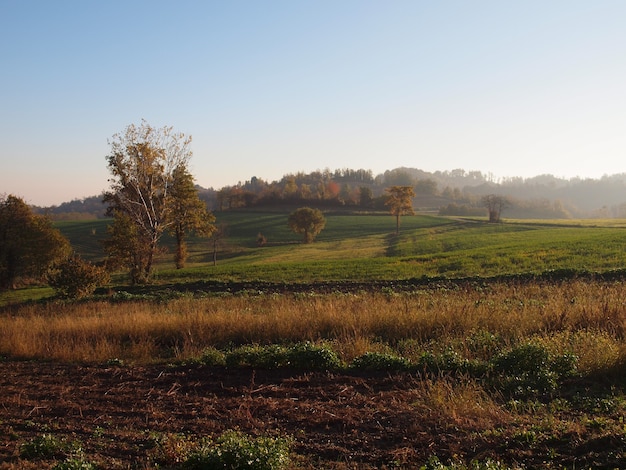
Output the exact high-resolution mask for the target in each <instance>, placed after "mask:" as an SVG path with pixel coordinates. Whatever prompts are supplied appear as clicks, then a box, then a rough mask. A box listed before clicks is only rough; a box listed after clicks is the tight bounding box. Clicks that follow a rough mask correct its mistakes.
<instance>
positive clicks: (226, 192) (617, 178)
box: [33, 167, 626, 220]
mask: <svg viewBox="0 0 626 470" xmlns="http://www.w3.org/2000/svg"><path fill="white" fill-rule="evenodd" d="M394 185H399V186H413V188H414V189H415V193H416V197H415V199H414V206H415V208H416V209H417V210H419V211H426V212H430V213H439V214H442V215H484V211H485V209H484V208H483V207H482V204H481V198H482V197H483V196H484V195H487V194H497V195H500V196H505V197H506V198H507V199H508V200H509V202H510V203H509V207H508V208H507V210H506V212H505V213H504V217H505V218H507V217H509V218H624V217H626V173H620V174H614V175H605V176H603V177H602V178H600V179H592V178H580V177H577V178H570V179H565V178H559V177H556V176H553V175H550V174H544V175H538V176H534V177H531V178H522V177H508V178H498V179H496V178H494V177H493V175H491V174H485V173H482V172H480V171H466V170H463V169H455V170H451V171H435V172H432V173H431V172H427V171H423V170H420V169H417V168H406V167H401V168H395V169H393V170H388V171H385V172H384V173H382V174H379V175H376V176H374V175H373V174H372V172H371V171H370V170H364V169H359V170H352V169H338V170H334V171H331V170H329V169H325V170H318V171H314V172H311V173H302V172H300V173H295V174H286V175H284V176H283V177H282V178H281V179H280V180H278V181H272V182H268V181H265V180H263V179H261V178H257V177H254V176H253V177H252V178H251V179H250V180H247V181H245V182H238V183H236V184H234V185H232V186H225V187H223V188H220V189H214V188H202V187H199V186H198V187H197V188H198V191H199V195H200V198H201V199H202V200H204V201H205V202H206V203H207V206H208V207H209V209H211V210H213V211H218V212H219V211H221V210H228V209H236V208H245V207H268V208H270V207H277V206H293V205H305V204H306V205H313V206H318V207H322V208H340V207H345V208H348V209H350V208H352V209H354V210H364V209H367V210H386V208H385V206H384V194H385V188H386V187H389V186H394ZM33 209H34V210H35V211H36V212H39V213H47V214H49V215H50V216H51V217H52V218H53V219H56V220H81V219H93V218H104V217H105V215H104V212H105V206H104V205H103V203H102V195H97V196H91V197H87V198H84V199H75V200H72V201H68V202H65V203H62V204H60V205H58V206H50V207H34V208H33Z"/></svg>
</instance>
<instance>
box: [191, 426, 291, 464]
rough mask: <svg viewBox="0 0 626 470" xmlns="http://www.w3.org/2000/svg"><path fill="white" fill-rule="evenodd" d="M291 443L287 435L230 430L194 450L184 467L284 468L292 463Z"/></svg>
mask: <svg viewBox="0 0 626 470" xmlns="http://www.w3.org/2000/svg"><path fill="white" fill-rule="evenodd" d="M289 447H290V441H289V440H288V439H285V438H272V437H256V438H254V437H250V436H248V435H246V434H244V433H241V432H239V431H227V432H225V433H224V434H222V435H221V436H220V437H219V438H218V439H216V440H215V441H213V440H209V441H208V442H206V443H205V444H204V445H202V446H201V447H200V448H199V449H198V450H197V451H195V452H193V453H192V454H191V455H190V456H189V457H188V458H187V460H186V461H185V462H184V464H183V466H182V468H184V469H186V470H211V469H220V468H221V469H224V468H231V469H250V470H280V469H283V468H286V467H287V465H288V464H289V460H290V459H289Z"/></svg>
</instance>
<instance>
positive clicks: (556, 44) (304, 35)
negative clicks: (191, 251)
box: [0, 0, 626, 206]
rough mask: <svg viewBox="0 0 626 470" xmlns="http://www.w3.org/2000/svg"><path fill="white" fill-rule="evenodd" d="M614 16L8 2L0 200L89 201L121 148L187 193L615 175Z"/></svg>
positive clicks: (398, 6) (300, 2)
mask: <svg viewBox="0 0 626 470" xmlns="http://www.w3.org/2000/svg"><path fill="white" fill-rule="evenodd" d="M625 21H626V1H623V0H593V1H589V0H585V1H580V0H549V1H546V0H524V1H522V0H519V1H514V0H511V1H502V0H472V1H467V0H462V1H461V0H458V1H457V0H438V1H432V0H393V1H388V0H378V1H372V0H232V1H224V0H219V1H218V0H198V1H191V0H179V1H176V2H173V1H169V0H168V1H161V0H151V1H141V0H108V1H106V2H105V1H85V0H74V1H71V0H55V1H48V0H39V1H37V0H0V59H1V61H0V195H2V194H5V195H6V194H14V195H16V196H19V197H22V198H23V199H24V200H25V201H26V202H28V203H30V204H34V205H39V206H49V205H58V204H60V203H62V202H65V201H70V200H73V199H80V198H83V197H88V196H94V195H98V194H100V193H101V192H102V191H104V190H106V189H107V188H108V187H109V182H108V179H109V173H108V169H107V166H106V156H107V155H108V153H109V152H110V145H109V142H110V140H111V138H112V136H113V135H114V134H117V133H120V132H123V131H124V130H125V129H126V127H127V126H128V125H130V124H140V123H141V120H142V119H145V120H146V121H147V122H148V123H149V124H151V125H152V126H154V127H163V126H172V127H173V128H174V130H176V131H178V132H183V133H184V134H186V135H191V136H192V138H193V143H192V150H193V157H192V159H191V165H190V169H191V172H192V174H193V175H194V177H195V179H196V183H197V184H199V185H201V186H203V187H206V188H208V187H213V188H216V189H218V188H221V187H223V186H227V185H233V184H237V183H238V182H240V181H241V182H244V181H246V180H249V179H250V178H251V177H253V176H256V177H258V178H262V179H265V180H268V181H273V180H278V179H280V178H281V177H282V176H283V175H285V174H288V173H296V172H300V171H304V172H310V171H315V170H319V169H325V168H329V169H331V170H335V169H340V168H351V169H360V168H363V169H368V170H372V172H373V173H374V175H377V174H380V173H383V172H384V171H386V170H391V169H394V168H397V167H411V168H419V169H422V170H425V171H431V172H434V171H446V170H453V169H457V168H462V169H465V170H467V171H476V170H478V171H482V172H483V173H490V174H492V175H493V176H494V177H496V178H501V177H513V176H521V177H532V176H536V175H540V174H552V175H554V176H557V177H564V178H572V177H582V178H600V177H602V176H603V175H607V174H608V175H611V174H617V173H624V172H626V160H625V159H624V157H625V154H626V28H625V27H624V24H625Z"/></svg>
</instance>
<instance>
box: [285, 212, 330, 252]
mask: <svg viewBox="0 0 626 470" xmlns="http://www.w3.org/2000/svg"><path fill="white" fill-rule="evenodd" d="M288 224H289V228H291V230H292V231H294V232H295V233H302V234H303V235H304V243H312V242H313V240H315V237H316V236H317V235H318V234H319V233H320V232H321V231H322V230H323V229H324V227H326V218H325V217H324V214H322V211H320V210H319V209H311V208H310V207H301V208H299V209H296V210H295V211H293V212H292V213H291V214H289V219H288Z"/></svg>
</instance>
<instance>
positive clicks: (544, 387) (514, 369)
mask: <svg viewBox="0 0 626 470" xmlns="http://www.w3.org/2000/svg"><path fill="white" fill-rule="evenodd" d="M576 360H577V359H576V356H574V355H573V354H562V355H558V356H551V355H550V354H549V352H548V350H547V349H546V348H545V347H544V346H540V345H536V344H532V343H529V344H523V345H521V346H518V347H516V348H514V349H512V350H510V351H508V352H504V353H501V354H499V355H497V356H496V357H494V359H493V360H492V366H493V372H494V377H493V383H494V384H495V385H496V386H497V387H498V388H501V389H502V391H504V392H505V393H509V394H511V395H514V396H521V397H524V396H531V395H536V394H543V393H549V392H552V391H554V390H556V388H557V387H558V385H559V381H560V380H561V379H562V378H564V377H567V376H571V375H573V374H574V373H575V372H576Z"/></svg>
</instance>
